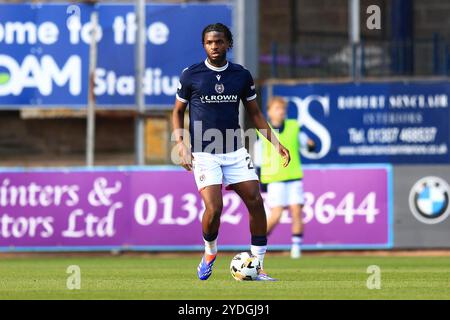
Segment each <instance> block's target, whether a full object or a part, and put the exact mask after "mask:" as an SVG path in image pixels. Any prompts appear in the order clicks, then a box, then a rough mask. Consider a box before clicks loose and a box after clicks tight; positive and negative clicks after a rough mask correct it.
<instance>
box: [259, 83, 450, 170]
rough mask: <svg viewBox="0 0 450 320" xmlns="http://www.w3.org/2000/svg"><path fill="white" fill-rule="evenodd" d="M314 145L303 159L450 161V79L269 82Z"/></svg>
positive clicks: (304, 152) (266, 90)
mask: <svg viewBox="0 0 450 320" xmlns="http://www.w3.org/2000/svg"><path fill="white" fill-rule="evenodd" d="M269 95H270V96H282V97H285V98H286V99H287V100H288V101H289V107H288V117H289V118H294V119H298V121H299V122H300V124H301V125H302V128H303V130H304V131H305V132H306V133H307V134H308V135H309V136H310V137H311V138H312V139H313V140H314V141H315V142H316V144H317V145H318V148H317V151H316V152H309V151H307V150H302V155H303V161H304V162H305V163H379V162H386V163H399V164H401V163H450V154H449V150H448V148H449V145H450V130H449V122H450V113H449V95H450V83H449V82H447V81H441V82H439V81H438V82H436V81H433V82H427V81H421V82H418V81H416V82H370V83H369V82H367V83H334V84H330V83H316V84H282V83H275V84H267V85H266V86H265V87H264V88H263V105H264V106H265V105H266V103H267V99H268V97H269Z"/></svg>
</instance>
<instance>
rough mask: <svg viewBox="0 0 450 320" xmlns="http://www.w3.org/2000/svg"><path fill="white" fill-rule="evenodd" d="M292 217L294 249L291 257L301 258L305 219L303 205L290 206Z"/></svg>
mask: <svg viewBox="0 0 450 320" xmlns="http://www.w3.org/2000/svg"><path fill="white" fill-rule="evenodd" d="M289 209H290V212H291V217H292V248H291V257H292V258H300V255H301V244H302V242H303V219H302V209H303V205H301V204H295V205H291V206H289Z"/></svg>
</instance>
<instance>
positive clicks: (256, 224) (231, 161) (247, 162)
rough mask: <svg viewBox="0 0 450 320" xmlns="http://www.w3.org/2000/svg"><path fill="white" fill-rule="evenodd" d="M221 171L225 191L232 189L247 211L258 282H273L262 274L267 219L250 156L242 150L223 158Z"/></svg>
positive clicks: (265, 248) (265, 247)
mask: <svg viewBox="0 0 450 320" xmlns="http://www.w3.org/2000/svg"><path fill="white" fill-rule="evenodd" d="M222 171H223V175H224V177H223V179H224V183H225V185H226V186H227V189H233V190H234V191H235V192H236V193H237V194H238V195H239V196H240V197H241V199H242V201H243V202H244V204H245V205H246V207H247V209H248V211H249V216H250V217H249V220H250V233H251V253H252V254H253V255H255V256H257V257H258V258H259V260H260V262H261V272H260V275H259V276H258V280H264V281H273V280H275V279H272V278H270V277H269V276H267V274H265V273H264V271H263V268H264V256H265V254H266V251H267V218H266V212H265V209H264V203H263V199H262V197H261V192H260V189H259V180H258V176H257V175H256V172H255V169H254V167H253V163H252V161H251V158H250V155H249V154H248V152H247V150H245V149H244V148H242V149H239V150H238V151H235V152H232V153H230V154H226V155H225V156H224V157H223V162H222Z"/></svg>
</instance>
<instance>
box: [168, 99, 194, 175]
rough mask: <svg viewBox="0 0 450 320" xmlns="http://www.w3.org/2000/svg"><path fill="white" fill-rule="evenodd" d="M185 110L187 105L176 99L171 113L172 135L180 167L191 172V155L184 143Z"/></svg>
mask: <svg viewBox="0 0 450 320" xmlns="http://www.w3.org/2000/svg"><path fill="white" fill-rule="evenodd" d="M186 108H187V103H186V102H182V101H180V100H178V99H176V100H175V106H174V108H173V111H172V126H173V135H174V139H175V142H176V148H177V149H178V156H179V157H180V160H181V165H182V166H183V168H185V169H186V170H188V171H191V170H192V154H191V152H190V150H189V149H188V147H187V146H186V145H185V143H184V140H183V139H184V113H185V111H186Z"/></svg>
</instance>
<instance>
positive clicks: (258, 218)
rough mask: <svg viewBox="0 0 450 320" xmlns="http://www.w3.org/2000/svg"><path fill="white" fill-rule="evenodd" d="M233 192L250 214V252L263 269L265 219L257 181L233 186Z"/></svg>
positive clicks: (265, 236)
mask: <svg viewBox="0 0 450 320" xmlns="http://www.w3.org/2000/svg"><path fill="white" fill-rule="evenodd" d="M233 190H234V191H236V193H237V194H238V195H239V196H240V197H241V199H242V201H244V203H245V205H246V207H247V209H248V212H249V214H250V233H251V235H252V246H251V252H252V254H253V255H255V256H257V257H258V258H259V260H260V261H261V268H263V267H264V255H265V254H266V250H267V218H266V212H265V210H264V203H263V199H262V197H261V193H260V190H259V181H257V180H251V181H244V182H239V183H236V184H233Z"/></svg>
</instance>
